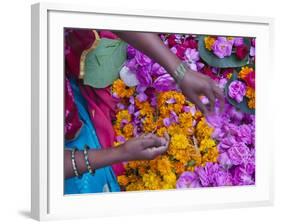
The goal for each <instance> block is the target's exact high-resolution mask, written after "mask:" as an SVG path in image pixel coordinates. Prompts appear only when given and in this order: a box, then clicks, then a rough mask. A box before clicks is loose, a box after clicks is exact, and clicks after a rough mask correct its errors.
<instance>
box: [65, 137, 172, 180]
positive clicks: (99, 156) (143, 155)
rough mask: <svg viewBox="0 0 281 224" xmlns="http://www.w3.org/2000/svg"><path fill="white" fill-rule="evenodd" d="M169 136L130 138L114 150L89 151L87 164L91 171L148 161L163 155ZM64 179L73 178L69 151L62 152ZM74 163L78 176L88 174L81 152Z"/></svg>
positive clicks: (76, 155)
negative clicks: (128, 162)
mask: <svg viewBox="0 0 281 224" xmlns="http://www.w3.org/2000/svg"><path fill="white" fill-rule="evenodd" d="M168 144H169V136H168V135H167V134H165V138H160V137H157V136H156V135H154V134H148V135H146V136H142V137H138V138H132V139H130V140H128V141H127V142H125V143H124V144H123V145H120V146H118V147H115V148H110V149H101V150H89V151H88V156H89V158H88V159H89V163H90V166H91V168H92V169H93V170H95V169H98V168H101V167H105V166H110V165H112V164H115V163H120V162H123V161H132V160H150V159H154V158H155V157H157V156H158V155H160V154H162V153H164V152H165V151H166V150H167V149H168ZM64 156H65V159H64V177H65V178H70V177H73V176H75V175H74V171H73V168H72V160H71V150H64ZM75 162H76V167H77V170H78V172H79V173H80V174H83V173H86V172H88V170H87V167H86V163H85V158H84V153H83V151H76V152H75Z"/></svg>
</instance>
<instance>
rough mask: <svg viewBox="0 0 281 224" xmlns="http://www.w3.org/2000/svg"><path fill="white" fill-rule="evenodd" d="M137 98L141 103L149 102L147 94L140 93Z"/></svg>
mask: <svg viewBox="0 0 281 224" xmlns="http://www.w3.org/2000/svg"><path fill="white" fill-rule="evenodd" d="M136 97H137V99H138V100H139V101H140V102H144V101H146V100H147V95H146V94H145V93H139V94H138V95H137V96H136Z"/></svg>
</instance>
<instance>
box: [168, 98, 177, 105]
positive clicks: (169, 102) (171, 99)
mask: <svg viewBox="0 0 281 224" xmlns="http://www.w3.org/2000/svg"><path fill="white" fill-rule="evenodd" d="M175 102H176V100H175V98H170V99H168V100H166V103H167V104H173V103H175Z"/></svg>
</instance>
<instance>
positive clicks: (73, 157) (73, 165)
mask: <svg viewBox="0 0 281 224" xmlns="http://www.w3.org/2000/svg"><path fill="white" fill-rule="evenodd" d="M76 151H77V148H74V149H72V151H71V162H72V169H73V172H74V174H75V176H76V177H78V178H80V177H81V176H80V174H79V172H78V170H77V166H76V161H75V152H76Z"/></svg>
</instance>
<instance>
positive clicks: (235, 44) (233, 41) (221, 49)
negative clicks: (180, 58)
mask: <svg viewBox="0 0 281 224" xmlns="http://www.w3.org/2000/svg"><path fill="white" fill-rule="evenodd" d="M204 42H205V47H206V49H208V50H209V51H211V52H212V53H213V54H214V55H215V56H217V57H218V58H224V57H228V56H231V55H232V54H233V53H235V55H236V57H237V58H238V59H239V60H243V59H244V58H245V57H246V56H247V54H248V53H249V50H250V49H249V47H248V46H247V44H245V42H244V39H243V38H242V37H222V36H217V37H215V36H207V37H205V38H204ZM252 50H253V49H252Z"/></svg>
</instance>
